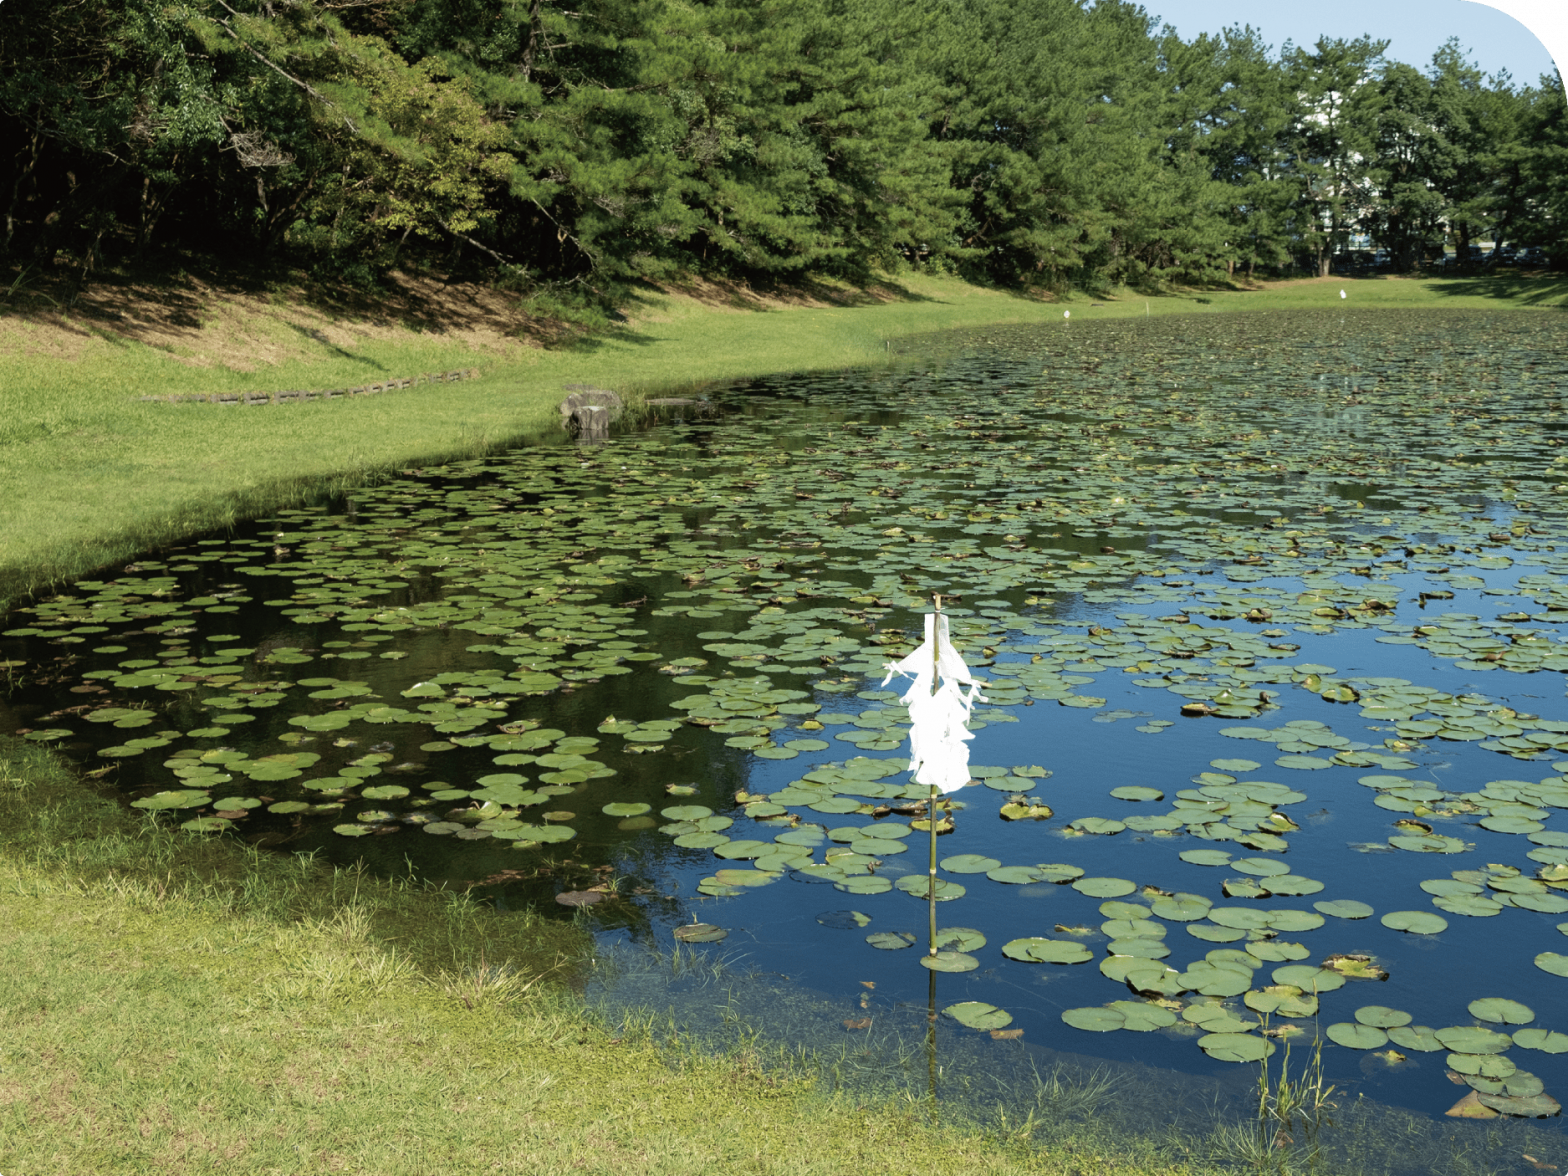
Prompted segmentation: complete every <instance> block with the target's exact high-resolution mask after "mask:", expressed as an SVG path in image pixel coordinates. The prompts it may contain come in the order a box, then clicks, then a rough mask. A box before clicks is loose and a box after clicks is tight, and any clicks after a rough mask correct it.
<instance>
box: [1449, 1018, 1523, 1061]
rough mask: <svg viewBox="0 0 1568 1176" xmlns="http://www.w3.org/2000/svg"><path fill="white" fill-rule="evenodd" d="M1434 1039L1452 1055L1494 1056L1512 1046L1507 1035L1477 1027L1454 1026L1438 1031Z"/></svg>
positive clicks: (1511, 1040) (1511, 1041)
mask: <svg viewBox="0 0 1568 1176" xmlns="http://www.w3.org/2000/svg"><path fill="white" fill-rule="evenodd" d="M1436 1037H1437V1039H1438V1041H1440V1042H1442V1043H1443V1046H1444V1048H1446V1049H1450V1050H1452V1051H1453V1052H1454V1053H1466V1054H1496V1053H1502V1052H1503V1051H1504V1050H1505V1049H1507V1048H1508V1047H1509V1046H1510V1045H1512V1044H1513V1039H1512V1038H1510V1037H1509V1036H1508V1034H1506V1033H1497V1032H1495V1031H1493V1030H1491V1029H1483V1028H1481V1027H1480V1026H1479V1025H1456V1026H1454V1027H1452V1028H1448V1029H1439V1030H1437V1032H1436Z"/></svg>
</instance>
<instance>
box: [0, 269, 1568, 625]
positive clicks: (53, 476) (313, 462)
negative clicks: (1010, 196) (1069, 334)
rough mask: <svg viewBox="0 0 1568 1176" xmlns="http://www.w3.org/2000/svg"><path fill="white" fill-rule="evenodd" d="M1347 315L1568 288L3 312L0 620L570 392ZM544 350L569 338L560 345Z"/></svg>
mask: <svg viewBox="0 0 1568 1176" xmlns="http://www.w3.org/2000/svg"><path fill="white" fill-rule="evenodd" d="M1341 288H1346V289H1347V290H1348V291H1349V292H1350V294H1351V297H1350V299H1349V300H1347V301H1346V302H1345V303H1344V304H1346V305H1352V306H1357V307H1361V306H1387V307H1411V306H1430V307H1496V306H1517V307H1521V308H1525V307H1536V308H1539V307H1547V306H1561V305H1562V304H1563V303H1564V301H1565V298H1568V283H1563V282H1559V281H1555V280H1552V279H1546V278H1541V279H1525V278H1519V279H1513V278H1497V279H1486V280H1484V281H1483V280H1472V279H1463V278H1460V279H1449V280H1437V281H1405V280H1366V281H1344V280H1340V279H1331V280H1327V281H1322V282H1318V281H1307V282H1293V283H1280V284H1278V285H1274V286H1270V287H1267V288H1264V289H1260V290H1255V291H1223V292H1212V293H1207V294H1199V295H1190V294H1189V295H1181V296H1170V297H1164V298H1150V299H1145V298H1143V297H1132V296H1126V297H1122V298H1104V299H1088V298H1077V299H1072V300H1069V301H1067V302H1065V303H1063V302H1047V301H1041V300H1034V299H1028V298H1022V297H1018V296H1015V295H1012V294H1008V293H1005V292H1001V291H996V290H989V289H982V288H979V287H974V286H969V285H965V284H963V283H961V282H958V281H956V280H950V279H935V278H908V279H903V280H901V283H900V284H889V285H887V286H885V287H882V288H879V289H875V290H871V291H850V290H844V289H835V288H830V287H820V288H815V289H813V290H811V291H808V292H804V293H799V294H796V295H793V296H790V297H782V296H770V297H766V298H764V297H759V296H753V295H751V294H749V293H747V292H745V291H736V290H732V289H731V290H717V289H707V288H696V289H692V290H688V291H685V292H678V293H665V294H652V293H650V294H648V295H647V296H645V297H644V298H642V299H641V300H640V301H638V302H637V303H635V304H633V305H631V306H629V307H628V308H627V320H626V321H625V322H623V323H620V324H617V325H616V326H614V327H613V328H612V329H609V330H606V331H604V332H601V333H599V334H597V335H593V336H582V337H576V338H574V339H571V340H567V341H566V345H563V346H557V347H554V348H549V349H547V348H542V347H540V346H538V345H537V343H538V340H539V338H540V336H541V334H542V333H543V334H548V332H545V331H543V329H542V328H541V327H540V325H539V324H537V323H533V322H531V321H529V320H527V319H526V318H524V317H523V316H521V315H519V314H518V313H517V312H516V311H515V310H514V309H512V308H511V307H510V304H509V303H507V302H506V301H505V300H504V299H502V298H501V297H500V296H498V295H496V294H494V293H493V292H484V291H472V290H470V291H457V292H454V291H444V292H443V291H442V290H439V289H430V290H425V291H424V292H423V293H422V295H421V297H420V298H418V299H414V300H412V301H411V300H410V299H408V298H405V299H403V300H402V301H399V302H397V303H396V304H392V303H389V304H388V305H387V306H385V307H380V308H378V307H377V306H374V305H363V304H360V305H352V306H337V307H334V306H323V305H321V304H319V303H317V304H310V303H303V302H296V301H289V300H286V299H282V298H280V297H278V296H276V295H266V294H258V293H251V292H244V291H234V290H224V289H217V288H213V287H205V286H204V287H192V288H189V289H187V288H184V287H167V288H158V289H153V290H143V289H140V288H135V287H131V288H124V289H122V288H117V287H107V288H106V289H105V291H104V292H102V293H99V294H95V295H94V296H93V297H92V298H89V299H86V300H84V302H83V303H81V304H80V305H79V306H78V307H77V308H76V310H74V311H73V312H72V313H71V315H69V316H67V315H62V314H60V313H59V312H58V311H55V310H53V309H48V308H45V309H42V310H31V311H27V312H25V313H22V312H13V313H11V314H9V315H8V316H5V317H0V607H3V605H4V601H5V600H6V599H7V598H10V599H12V600H14V599H15V597H16V596H17V595H18V594H19V593H22V592H26V591H29V590H34V589H36V588H38V587H40V586H42V585H44V584H47V583H49V582H51V581H54V580H61V579H69V578H75V577H78V576H80V575H82V574H84V573H86V572H88V571H90V570H91V569H93V568H95V567H98V566H101V565H103V564H107V563H110V562H113V561H116V560H118V559H121V558H123V557H125V556H128V555H130V554H132V553H134V552H136V551H139V550H142V549H145V548H147V547H149V546H152V545H155V544H157V543H160V542H163V541H167V540H170V539H172V538H174V537H176V536H178V535H182V534H188V533H190V532H191V531H194V530H200V529H206V528H212V527H219V526H223V525H226V524H228V523H229V522H231V521H232V520H234V519H236V518H239V517H244V516H245V515H247V514H253V513H256V512H259V511H261V510H264V509H266V508H268V507H270V506H275V505H278V504H279V503H281V502H283V501H287V500H289V499H291V498H294V497H297V496H300V495H302V494H306V493H310V492H319V490H320V489H321V488H322V487H324V486H327V487H330V486H331V485H333V484H339V485H348V484H352V483H354V482H355V481H356V480H358V479H362V478H365V477H369V476H374V475H375V474H376V472H377V471H380V470H385V469H391V468H397V467H399V466H403V465H408V464H411V463H415V462H420V461H427V460H433V459H440V458H445V457H450V456H454V455H459V454H471V453H474V452H478V451H483V450H485V449H486V448H489V447H493V446H497V445H501V444H505V443H507V442H511V441H515V440H517V439H519V438H521V437H525V436H527V435H529V434H531V433H538V432H541V431H548V430H553V429H557V428H559V418H558V415H557V413H556V411H555V407H554V406H555V404H556V403H557V402H558V401H559V399H560V398H561V395H562V388H561V386H562V385H563V384H568V383H592V384H600V385H603V386H606V387H611V388H615V389H617V390H621V391H629V392H632V393H637V392H639V391H650V390H656V389H670V388H682V387H690V386H693V385H700V384H701V383H702V382H703V381H709V380H716V379H723V378H726V377H734V376H747V375H758V374H764V373H770V372H780V371H796V370H806V369H828V368H835V367H845V366H851V365H861V364H866V363H874V362H878V361H880V360H881V359H882V358H884V357H885V356H886V354H887V348H888V346H889V343H890V341H892V340H897V339H902V338H906V337H908V336H910V335H916V334H920V333H924V332H929V331H936V330H943V329H948V328H956V327H966V326H979V325H984V324H991V323H1019V322H1041V323H1056V324H1062V325H1064V327H1065V326H1066V325H1067V324H1064V320H1063V317H1062V315H1063V310H1064V309H1067V310H1070V311H1071V313H1072V320H1071V322H1072V325H1076V324H1078V323H1081V322H1084V321H1089V320H1094V319H1098V318H1107V317H1126V316H1129V315H1143V314H1149V315H1154V314H1160V315H1165V314H1175V313H1185V314H1193V313H1202V314H1207V313H1223V312H1230V311H1235V310H1248V309H1257V310H1266V309H1293V308H1302V307H1323V306H1325V305H1327V306H1333V305H1340V304H1341V301H1340V300H1339V298H1338V292H1339V290H1340V289H1341ZM556 342H558V343H560V342H562V340H561V338H560V337H559V334H558V333H557V337H556ZM460 367H478V368H480V369H481V370H482V371H483V373H484V377H483V378H482V379H480V380H477V381H473V382H465V383H461V384H455V385H446V386H440V387H435V388H415V389H408V390H403V391H399V392H395V393H391V394H387V395H383V396H380V397H375V398H370V399H356V400H350V401H333V402H327V403H304V404H291V405H286V406H272V407H250V408H232V407H221V406H217V405H193V404H183V405H177V404H147V403H142V402H140V401H138V399H137V398H138V397H139V396H141V395H145V394H159V395H166V394H170V393H187V392H226V391H276V390H286V389H294V388H312V389H318V388H327V387H337V386H343V385H356V384H364V383H369V382H377V381H381V380H385V379H389V378H395V377H401V376H406V375H414V374H417V373H420V372H424V371H431V370H450V369H453V368H460Z"/></svg>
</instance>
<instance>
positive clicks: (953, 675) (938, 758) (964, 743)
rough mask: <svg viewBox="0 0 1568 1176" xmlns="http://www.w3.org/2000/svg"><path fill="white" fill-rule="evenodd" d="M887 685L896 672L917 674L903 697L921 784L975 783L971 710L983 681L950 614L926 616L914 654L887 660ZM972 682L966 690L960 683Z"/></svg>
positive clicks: (949, 787)
mask: <svg viewBox="0 0 1568 1176" xmlns="http://www.w3.org/2000/svg"><path fill="white" fill-rule="evenodd" d="M885 668H886V670H887V677H885V678H883V679H882V685H884V686H886V685H887V684H888V683H889V682H891V681H892V680H893V676H894V675H895V674H901V675H904V676H906V677H910V678H913V679H914V681H913V682H912V683H911V684H910V687H909V689H908V690H906V691H905V692H904V696H903V698H902V699H901V701H902V702H903V703H904V705H905V706H907V707H908V708H909V724H910V731H909V770H910V771H911V772H913V773H914V774H915V783H916V784H926V785H930V786H933V787H935V788H938V789H940V790H941V791H942V792H944V793H946V792H954V791H957V790H958V789H960V788H962V787H963V786H964V785H965V784H968V783H969V741H970V740H971V739H973V738H974V733H973V732H972V731H970V730H969V728H968V726H967V724H968V722H969V715H970V712H971V711H972V710H973V709H974V705H975V703H976V702H977V701H978V702H984V701H985V695H983V694H981V693H980V683H979V682H977V681H976V680H975V677H974V675H973V674H971V673H970V672H969V667H968V666H967V665H965V664H964V659H963V658H962V657H960V656H959V653H958V650H956V649H954V648H953V642H952V638H951V636H950V635H949V629H948V622H947V617H945V616H943V615H942V614H941V613H934V614H928V615H927V616H926V639H925V642H924V643H923V644H922V645H921V646H920V648H919V649H917V650H915V651H914V652H913V653H911V654H910V655H909V656H908V657H905V658H903V659H902V660H900V661H897V662H888V663H887V665H886V667H885ZM963 686H967V687H968V688H969V689H968V692H967V693H965V692H964V691H963V690H962V689H960V687H963Z"/></svg>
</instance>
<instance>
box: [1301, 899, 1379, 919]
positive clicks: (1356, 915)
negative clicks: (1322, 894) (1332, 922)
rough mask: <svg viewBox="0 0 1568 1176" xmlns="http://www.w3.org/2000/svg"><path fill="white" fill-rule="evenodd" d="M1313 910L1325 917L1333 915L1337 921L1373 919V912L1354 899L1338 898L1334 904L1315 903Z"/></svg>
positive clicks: (1364, 904)
mask: <svg viewBox="0 0 1568 1176" xmlns="http://www.w3.org/2000/svg"><path fill="white" fill-rule="evenodd" d="M1312 909H1313V910H1315V911H1321V912H1322V913H1323V914H1325V915H1332V916H1334V918H1336V919H1367V918H1371V916H1372V914H1373V910H1372V908H1371V907H1369V906H1368V905H1367V904H1366V903H1364V902H1357V901H1356V900H1355V899H1353V898H1336V899H1334V900H1333V901H1332V902H1315V903H1313V904H1312Z"/></svg>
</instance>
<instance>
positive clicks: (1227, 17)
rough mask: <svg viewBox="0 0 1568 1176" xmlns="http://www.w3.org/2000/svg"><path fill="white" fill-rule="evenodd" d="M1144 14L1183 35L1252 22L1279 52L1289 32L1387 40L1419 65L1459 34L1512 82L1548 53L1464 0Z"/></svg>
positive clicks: (1241, 4) (1304, 37) (1307, 39)
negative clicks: (1503, 71)
mask: <svg viewBox="0 0 1568 1176" xmlns="http://www.w3.org/2000/svg"><path fill="white" fill-rule="evenodd" d="M1139 2H1140V3H1142V4H1143V6H1144V8H1145V9H1146V10H1147V11H1148V12H1149V14H1150V15H1152V16H1156V17H1160V18H1161V19H1162V20H1163V21H1164V23H1166V24H1169V25H1174V26H1175V28H1176V30H1177V32H1179V33H1180V34H1181V36H1182V38H1183V39H1184V40H1189V41H1190V40H1192V38H1194V37H1196V36H1197V35H1198V34H1199V33H1205V32H1210V33H1217V32H1219V31H1220V30H1221V29H1222V28H1224V27H1225V26H1226V25H1234V24H1250V25H1251V26H1252V27H1253V28H1255V29H1257V30H1258V31H1259V32H1261V33H1262V34H1263V38H1264V40H1265V41H1267V42H1268V44H1269V45H1271V46H1272V47H1273V48H1274V50H1275V51H1276V52H1277V51H1278V50H1279V47H1280V46H1281V45H1282V44H1283V43H1284V42H1285V41H1287V40H1291V41H1294V42H1296V44H1298V45H1307V46H1310V45H1311V44H1312V43H1313V42H1314V41H1316V40H1317V39H1318V37H1320V36H1330V37H1344V38H1347V39H1350V38H1354V37H1359V36H1361V35H1362V34H1363V33H1366V34H1370V35H1371V36H1372V37H1374V38H1376V39H1378V40H1387V41H1388V42H1389V46H1388V49H1387V54H1388V56H1389V57H1390V58H1392V59H1394V60H1396V61H1405V62H1408V63H1409V64H1411V65H1414V66H1417V67H1419V68H1425V67H1426V66H1427V64H1428V63H1430V61H1431V60H1432V54H1433V52H1434V51H1435V50H1436V49H1437V48H1438V46H1439V45H1441V44H1442V43H1443V42H1444V41H1446V40H1447V39H1448V38H1449V37H1452V36H1457V37H1458V38H1459V40H1460V42H1461V43H1462V44H1464V45H1465V46H1466V47H1467V48H1468V49H1469V50H1470V57H1471V60H1473V61H1474V62H1475V63H1476V64H1477V65H1479V66H1480V67H1481V69H1482V70H1484V71H1485V72H1486V73H1488V74H1492V73H1496V72H1497V71H1498V70H1507V71H1508V72H1509V73H1510V74H1512V75H1513V80H1514V84H1515V85H1516V86H1519V85H1527V84H1528V85H1535V84H1536V83H1537V79H1538V78H1539V77H1540V75H1541V74H1543V73H1544V74H1548V75H1550V74H1551V72H1552V59H1551V56H1550V55H1549V54H1548V53H1547V52H1546V50H1545V48H1543V47H1542V45H1541V42H1540V41H1538V40H1537V39H1536V38H1535V36H1534V35H1532V34H1531V32H1530V31H1529V30H1528V29H1526V28H1525V27H1524V26H1523V25H1522V24H1520V23H1519V22H1518V21H1516V20H1514V19H1513V18H1512V17H1510V16H1507V15H1505V14H1504V13H1501V12H1499V11H1497V10H1496V9H1495V8H1488V7H1486V6H1485V5H1483V4H1475V3H1470V2H1468V0H1315V2H1313V3H1306V4H1303V3H1286V2H1282V0H1139ZM1563 2H1564V3H1565V4H1568V0H1563Z"/></svg>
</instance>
